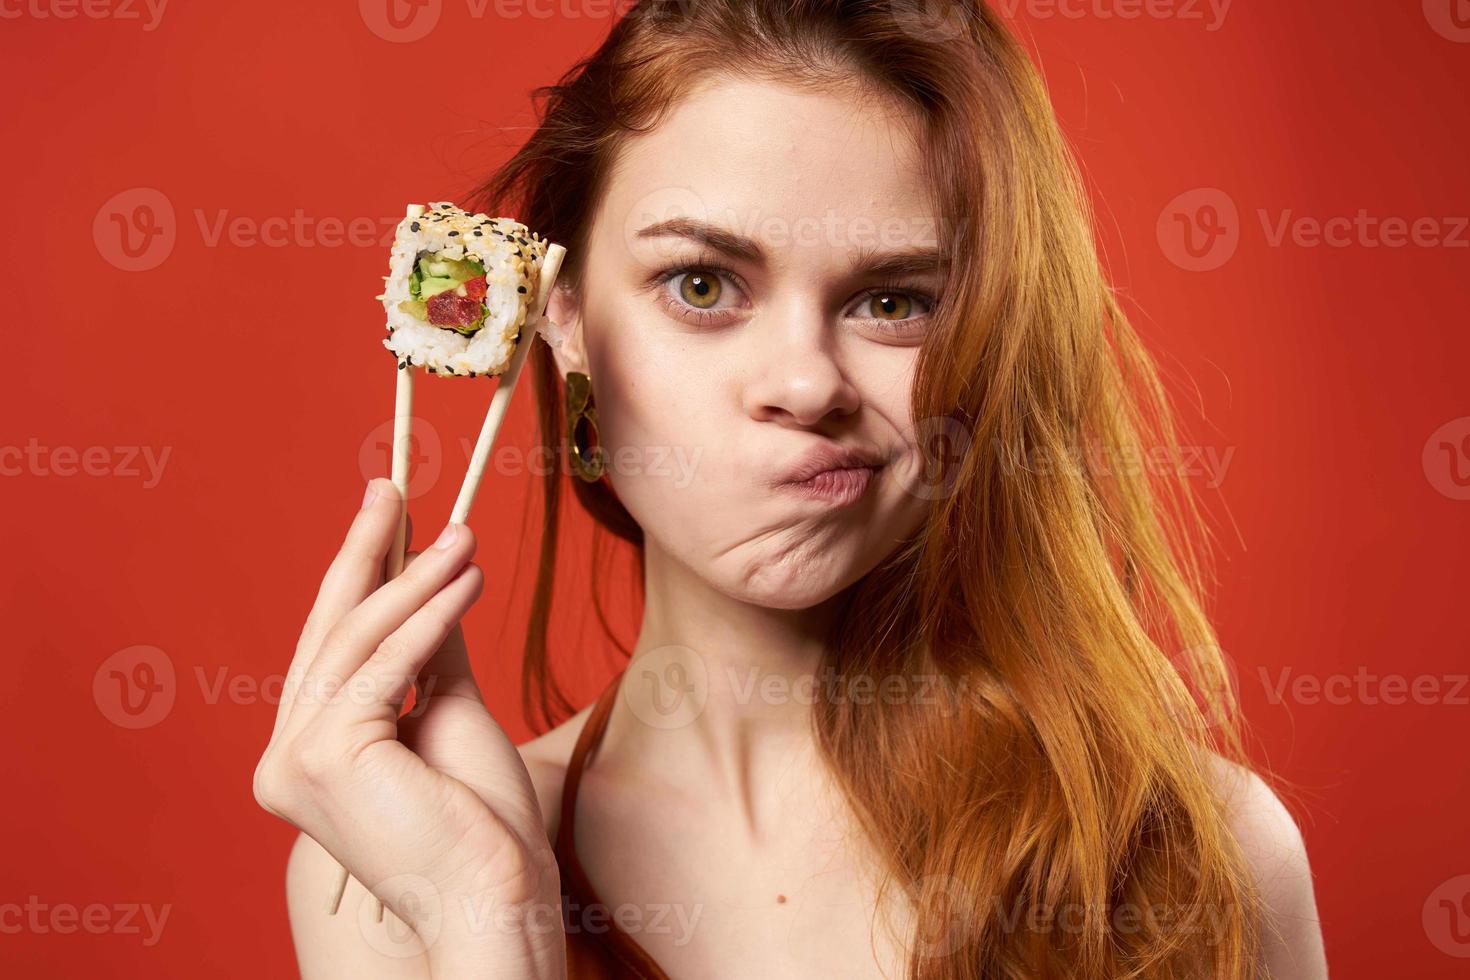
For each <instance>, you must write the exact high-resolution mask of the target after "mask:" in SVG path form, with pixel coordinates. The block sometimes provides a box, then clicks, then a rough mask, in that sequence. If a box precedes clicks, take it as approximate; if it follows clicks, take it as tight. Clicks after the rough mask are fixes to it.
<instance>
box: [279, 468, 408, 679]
mask: <svg viewBox="0 0 1470 980" xmlns="http://www.w3.org/2000/svg"><path fill="white" fill-rule="evenodd" d="M401 507H402V504H401V502H400V500H399V497H398V488H397V487H395V486H394V485H393V482H392V481H391V480H385V479H381V478H379V479H376V480H371V481H369V482H368V493H367V495H366V497H364V499H363V504H362V509H361V510H359V511H358V512H357V517H356V518H355V519H354V520H353V522H352V527H351V528H349V529H348V531H347V537H346V538H344V539H343V541H342V547H341V548H340V549H339V550H338V551H337V555H336V557H335V558H333V559H332V564H331V565H330V566H329V567H328V568H327V574H326V575H325V576H323V577H322V584H321V588H320V589H319V590H318V591H317V598H316V603H315V604H314V605H313V606H312V607H311V613H310V614H309V615H308V616H307V617H306V628H305V629H303V630H302V632H301V636H302V640H303V642H307V641H309V643H308V652H313V651H315V650H316V648H317V647H319V646H320V645H321V640H322V638H323V637H324V636H326V634H327V633H328V632H329V631H330V630H331V628H332V627H333V626H335V625H336V624H337V621H338V620H340V619H341V618H342V617H343V616H345V615H347V613H348V612H350V611H351V610H352V609H354V608H355V607H356V606H357V605H358V604H359V603H361V602H362V601H363V599H365V598H367V597H368V595H370V594H371V593H372V591H373V590H374V589H376V588H377V587H378V586H379V585H380V584H381V583H382V581H383V562H384V560H385V559H386V558H387V557H388V549H389V548H390V547H392V545H393V535H394V533H395V532H396V531H397V523H398V512H399V510H400V509H401Z"/></svg>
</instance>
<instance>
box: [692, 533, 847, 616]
mask: <svg viewBox="0 0 1470 980" xmlns="http://www.w3.org/2000/svg"><path fill="white" fill-rule="evenodd" d="M865 571H866V569H864V568H859V567H855V565H854V562H853V561H851V560H850V556H847V555H844V554H842V553H841V552H839V551H835V550H833V549H826V550H820V549H805V548H799V549H797V550H795V551H792V552H787V553H785V554H781V555H766V556H762V557H760V558H757V559H749V558H747V559H746V560H744V561H743V562H742V563H741V566H740V568H739V570H738V572H736V573H735V574H733V575H722V576H721V579H723V581H720V580H717V581H716V583H715V585H716V587H717V588H719V589H720V591H722V592H724V593H725V594H726V595H728V596H730V597H731V598H734V599H739V600H740V601H741V602H748V603H751V604H752V605H758V606H763V607H765V608H767V609H810V608H811V607H813V606H817V605H820V604H821V603H823V602H826V601H827V600H828V599H830V598H832V597H833V596H835V595H837V594H838V593H839V592H841V591H842V590H843V589H845V588H847V587H848V586H849V585H851V584H852V583H853V582H856V581H857V580H858V579H859V578H861V577H862V576H863V573H864V572H865Z"/></svg>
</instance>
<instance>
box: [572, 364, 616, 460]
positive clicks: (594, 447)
mask: <svg viewBox="0 0 1470 980" xmlns="http://www.w3.org/2000/svg"><path fill="white" fill-rule="evenodd" d="M567 453H568V455H569V456H570V458H571V464H572V472H574V473H576V474H577V476H579V477H581V478H582V479H583V480H584V481H586V482H587V483H596V482H597V481H598V480H600V479H602V474H603V473H604V472H605V471H606V469H607V458H606V454H605V453H604V452H603V450H602V446H601V445H598V444H597V407H596V406H595V405H593V404H592V379H591V378H589V377H587V375H585V374H583V373H582V372H581V371H569V372H567Z"/></svg>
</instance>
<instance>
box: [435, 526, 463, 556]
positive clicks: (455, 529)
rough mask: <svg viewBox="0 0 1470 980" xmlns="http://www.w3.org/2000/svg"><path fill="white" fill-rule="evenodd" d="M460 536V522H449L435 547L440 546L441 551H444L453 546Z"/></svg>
mask: <svg viewBox="0 0 1470 980" xmlns="http://www.w3.org/2000/svg"><path fill="white" fill-rule="evenodd" d="M458 538H459V525H458V524H448V525H446V526H445V528H444V530H443V532H441V533H440V535H439V540H438V541H435V542H434V547H435V548H438V549H439V550H440V551H443V550H445V549H446V548H451V547H453V546H454V542H455V541H456V540H457V539H458Z"/></svg>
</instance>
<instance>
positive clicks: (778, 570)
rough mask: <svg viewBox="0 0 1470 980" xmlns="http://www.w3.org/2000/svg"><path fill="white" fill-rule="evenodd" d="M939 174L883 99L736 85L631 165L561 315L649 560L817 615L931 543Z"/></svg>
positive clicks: (624, 167)
mask: <svg viewBox="0 0 1470 980" xmlns="http://www.w3.org/2000/svg"><path fill="white" fill-rule="evenodd" d="M922 165H923V160H922V159H921V157H920V155H919V152H918V149H917V147H916V145H915V143H914V140H913V137H912V135H911V127H910V120H908V119H907V118H906V117H905V116H904V115H903V111H902V110H901V109H900V108H898V107H897V106H895V105H891V104H889V103H888V102H887V101H884V100H880V99H879V98H876V97H873V96H868V97H866V98H859V97H858V94H857V93H854V92H847V93H837V92H832V93H827V94H822V93H817V92H813V91H809V90H799V89H797V88H794V87H786V86H783V85H777V84H772V83H764V82H756V81H747V80H736V79H718V80H712V81H709V82H707V83H705V84H703V85H701V86H699V87H698V88H697V89H696V90H695V91H693V92H692V93H691V94H690V95H689V96H688V97H686V98H685V99H684V100H683V101H682V102H681V103H680V104H679V105H678V106H677V107H676V108H675V109H674V111H673V112H672V114H671V115H670V116H669V117H668V118H667V119H666V120H665V121H664V122H663V123H662V124H661V125H660V126H659V127H658V128H657V129H655V130H654V131H652V132H650V133H647V134H642V135H640V136H638V137H636V138H634V139H633V140H632V141H631V142H630V143H628V144H626V146H625V148H624V149H623V151H622V153H621V155H620V156H619V159H618V161H617V166H616V168H615V171H614V173H613V175H612V176H611V178H610V180H609V182H608V185H607V187H606V190H605V194H604V197H603V200H602V202H601V205H600V208H599V211H598V214H597V217H596V220H595V223H594V226H593V229H592V232H591V240H590V243H589V248H588V250H587V254H586V255H585V256H583V259H584V271H583V281H582V284H581V290H580V295H579V296H578V297H577V298H576V299H575V300H572V299H571V298H570V297H559V298H558V301H557V305H556V306H555V307H554V308H553V310H552V316H553V318H554V319H556V320H557V321H558V322H559V323H560V324H562V325H563V327H564V328H567V329H568V330H569V331H570V332H571V333H572V337H571V340H570V342H569V343H568V345H567V346H566V347H565V348H564V349H563V351H562V352H561V355H560V359H561V368H562V370H563V371H565V370H583V371H585V372H586V373H587V374H589V375H590V376H591V378H592V390H593V396H594V399H595V403H596V406H597V413H598V425H599V437H600V441H601V443H602V445H603V446H604V448H605V449H606V450H607V451H608V453H609V458H608V476H607V479H610V480H611V481H612V485H613V489H614V490H615V491H616V492H617V495H618V497H619V499H620V500H621V501H622V502H623V504H624V506H626V507H627V509H628V511H629V512H630V513H631V514H632V515H633V517H634V518H635V519H636V520H637V521H638V523H639V525H641V526H642V528H643V530H644V532H645V535H646V538H647V544H648V547H649V548H650V549H655V548H657V549H660V550H661V551H663V552H664V553H666V554H667V555H668V556H669V557H671V558H672V559H673V560H674V561H676V562H679V563H681V564H682V565H684V566H685V567H687V568H688V569H689V570H690V571H692V572H693V573H694V574H695V575H697V576H699V578H701V579H702V580H704V581H705V582H707V583H708V584H709V585H710V586H711V587H713V588H716V589H718V590H719V591H721V592H722V593H725V594H727V595H729V596H732V597H735V598H738V599H741V600H743V601H748V602H752V603H757V604H760V605H763V606H768V607H774V608H783V609H805V608H808V607H810V606H813V605H815V604H817V603H819V602H821V601H823V600H825V599H827V598H829V597H831V596H832V595H834V594H836V593H837V592H839V591H841V590H842V589H843V588H845V587H846V586H848V585H850V584H852V583H853V582H855V581H856V580H857V579H859V578H860V577H862V576H863V575H864V574H866V573H867V572H868V571H870V570H871V569H872V568H873V567H874V566H876V565H877V564H878V563H879V562H880V561H881V560H882V559H883V558H884V557H885V556H887V555H888V554H889V553H890V552H892V550H893V549H894V547H895V546H896V545H897V544H898V543H899V542H900V541H901V540H902V539H904V538H905V537H906V536H908V535H909V534H910V533H912V532H913V531H914V529H915V528H916V527H917V524H918V522H919V520H920V518H921V515H922V513H923V508H924V506H925V499H924V497H923V495H922V494H916V493H913V492H911V491H910V487H911V486H915V485H917V484H916V475H917V473H918V470H919V465H920V460H919V456H918V448H917V446H916V439H915V433H914V429H915V426H914V420H913V419H912V418H911V411H910V404H909V400H910V392H911V386H912V383H913V372H914V366H915V359H916V357H917V354H918V351H919V345H920V343H921V342H922V340H923V339H924V336H925V334H926V332H927V331H928V330H929V328H930V321H931V319H932V317H931V316H929V312H930V309H931V307H932V305H933V303H934V298H935V297H937V296H938V295H939V291H940V289H941V286H942V282H943V279H942V275H943V263H942V259H941V257H940V256H939V254H938V253H937V251H936V241H937V235H936V223H935V217H936V216H935V214H934V212H933V211H932V209H931V204H930V201H929V196H928V193H927V185H926V183H925V180H924V175H923V166H922ZM574 303H575V305H573V304H574ZM824 449H825V450H839V451H851V452H854V453H856V454H857V456H858V457H859V458H857V459H850V460H846V461H845V463H846V465H845V466H844V467H842V468H838V469H835V470H833V469H830V466H831V465H833V462H834V460H835V457H834V458H833V459H829V460H822V459H820V458H818V457H815V456H813V454H819V453H821V452H822V451H823V450H824ZM838 462H842V461H838ZM863 462H868V463H872V464H875V465H873V466H870V467H867V468H861V464H862V463H863ZM823 466H827V467H829V471H828V472H826V473H825V474H823V475H820V476H817V477H816V478H815V479H814V480H811V481H808V482H806V483H805V484H802V483H801V482H800V478H801V477H802V476H804V475H806V474H807V473H809V472H811V471H812V470H814V469H816V468H820V467H823ZM792 481H795V482H792Z"/></svg>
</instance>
